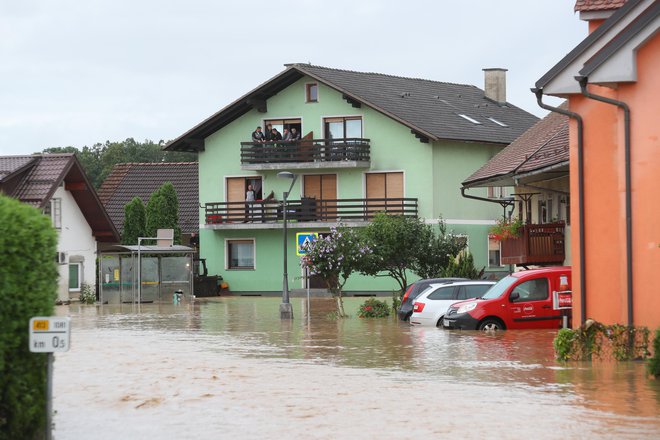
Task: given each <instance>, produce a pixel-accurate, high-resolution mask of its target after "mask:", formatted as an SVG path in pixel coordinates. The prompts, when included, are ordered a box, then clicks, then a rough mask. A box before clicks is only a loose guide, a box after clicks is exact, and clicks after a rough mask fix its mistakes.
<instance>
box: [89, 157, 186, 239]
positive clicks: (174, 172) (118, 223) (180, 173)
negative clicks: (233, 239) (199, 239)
mask: <svg viewBox="0 0 660 440" xmlns="http://www.w3.org/2000/svg"><path fill="white" fill-rule="evenodd" d="M197 175H198V164H197V162H155V163H123V164H117V165H115V167H114V168H113V170H112V172H111V173H110V175H108V177H107V178H106V179H105V181H104V182H103V184H102V185H101V188H100V189H99V197H100V198H101V202H102V203H103V205H104V206H105V209H106V210H107V211H108V215H109V216H110V218H111V219H112V221H113V222H114V224H115V227H116V228H117V230H119V231H123V229H124V207H125V206H126V204H128V203H129V202H130V201H131V200H133V198H134V197H139V198H140V199H142V201H143V202H144V203H145V204H146V203H147V202H148V201H149V198H150V197H151V194H152V193H153V192H154V191H156V190H157V189H158V188H160V187H161V186H162V185H163V184H164V183H166V182H171V183H172V185H173V186H174V189H175V191H176V194H177V197H178V199H179V227H180V228H181V232H182V233H184V234H189V233H191V232H197V230H198V229H199V182H198V180H197Z"/></svg>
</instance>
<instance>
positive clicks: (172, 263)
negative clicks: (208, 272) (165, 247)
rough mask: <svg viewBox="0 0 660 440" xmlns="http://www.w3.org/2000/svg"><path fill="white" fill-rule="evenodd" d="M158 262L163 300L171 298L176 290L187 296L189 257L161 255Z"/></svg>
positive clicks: (188, 290)
mask: <svg viewBox="0 0 660 440" xmlns="http://www.w3.org/2000/svg"><path fill="white" fill-rule="evenodd" d="M160 264H161V277H162V278H161V285H162V292H161V298H162V299H163V301H167V300H168V298H169V299H171V298H172V296H173V295H174V292H175V291H177V290H182V291H183V294H184V296H185V297H186V298H189V297H190V257H188V256H183V257H162V259H161V262H160Z"/></svg>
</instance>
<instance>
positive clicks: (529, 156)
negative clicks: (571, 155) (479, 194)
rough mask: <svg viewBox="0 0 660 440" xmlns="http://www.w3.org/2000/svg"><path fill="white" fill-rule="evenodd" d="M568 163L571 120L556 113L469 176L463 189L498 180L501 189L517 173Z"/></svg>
mask: <svg viewBox="0 0 660 440" xmlns="http://www.w3.org/2000/svg"><path fill="white" fill-rule="evenodd" d="M564 106H565V104H564ZM565 163H568V117H566V116H564V115H561V114H559V113H554V112H552V113H550V114H548V115H547V116H546V117H545V118H543V119H541V120H540V121H539V122H537V123H536V124H535V125H534V126H533V127H532V128H530V129H529V130H527V131H526V132H525V133H524V134H523V135H522V136H520V137H519V138H518V139H516V140H515V141H514V142H512V143H511V144H510V145H509V146H508V147H506V148H505V149H504V150H502V151H500V152H499V153H498V154H497V155H495V156H494V157H493V158H492V159H491V160H490V161H488V162H487V163H486V164H485V165H484V166H482V167H481V168H480V169H479V170H477V171H476V172H475V173H474V174H472V175H471V176H470V177H468V178H467V179H466V180H465V181H464V182H463V186H464V187H476V186H489V185H488V184H489V183H493V182H498V181H499V182H500V183H498V185H497V186H499V185H500V184H501V181H502V180H505V179H509V180H512V179H513V177H515V176H516V175H517V174H523V173H529V172H533V171H538V170H542V169H545V168H548V167H552V166H555V165H559V164H565ZM493 186H496V185H495V184H493Z"/></svg>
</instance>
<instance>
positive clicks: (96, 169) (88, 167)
mask: <svg viewBox="0 0 660 440" xmlns="http://www.w3.org/2000/svg"><path fill="white" fill-rule="evenodd" d="M164 146H165V142H164V141H162V140H161V141H159V142H153V141H150V140H145V141H144V142H137V141H136V140H135V139H133V138H128V139H126V140H125V141H121V142H110V141H106V142H105V143H96V144H94V145H92V146H91V147H88V146H84V147H83V148H82V150H79V149H78V148H76V147H72V146H69V147H54V148H46V149H44V150H43V152H44V153H75V154H76V155H77V156H78V159H79V160H80V163H81V164H82V166H83V169H84V170H85V173H86V174H87V176H88V177H89V179H90V180H91V182H92V184H93V185H94V187H95V188H98V187H100V186H101V184H102V183H103V181H104V180H105V178H106V177H108V174H110V172H111V171H112V169H113V168H114V166H115V165H117V164H118V163H129V162H137V163H151V162H196V161H197V155H196V154H195V153H183V152H179V151H164V150H163V147H164Z"/></svg>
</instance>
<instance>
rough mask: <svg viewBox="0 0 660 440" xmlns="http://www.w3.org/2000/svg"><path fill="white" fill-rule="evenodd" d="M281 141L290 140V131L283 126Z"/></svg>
mask: <svg viewBox="0 0 660 440" xmlns="http://www.w3.org/2000/svg"><path fill="white" fill-rule="evenodd" d="M282 141H283V142H289V141H291V133H289V129H288V128H285V129H284V131H283V132H282Z"/></svg>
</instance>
